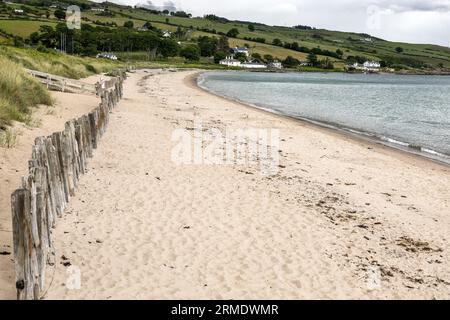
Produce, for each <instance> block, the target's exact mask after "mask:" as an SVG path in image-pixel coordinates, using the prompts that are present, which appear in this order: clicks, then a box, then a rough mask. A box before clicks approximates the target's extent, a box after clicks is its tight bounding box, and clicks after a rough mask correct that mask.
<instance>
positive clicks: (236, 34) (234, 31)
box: [227, 28, 239, 38]
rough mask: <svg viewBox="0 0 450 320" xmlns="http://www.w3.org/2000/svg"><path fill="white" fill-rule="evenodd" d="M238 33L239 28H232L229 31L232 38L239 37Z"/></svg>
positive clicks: (228, 34)
mask: <svg viewBox="0 0 450 320" xmlns="http://www.w3.org/2000/svg"><path fill="white" fill-rule="evenodd" d="M238 35H239V30H238V29H237V28H233V29H230V31H228V33H227V36H228V37H230V38H237V36H238Z"/></svg>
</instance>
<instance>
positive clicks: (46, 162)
mask: <svg viewBox="0 0 450 320" xmlns="http://www.w3.org/2000/svg"><path fill="white" fill-rule="evenodd" d="M125 78H126V74H125V72H124V71H118V72H117V73H116V76H115V77H114V78H112V79H111V80H109V81H107V82H104V83H103V84H102V85H100V84H98V85H97V88H98V94H99V96H100V97H101V103H100V104H99V106H98V107H97V108H95V109H94V110H93V111H92V112H90V113H89V114H87V115H84V116H82V117H80V118H78V119H73V120H70V121H67V122H66V123H65V128H64V130H63V131H60V132H55V133H53V134H52V135H50V136H48V137H39V138H37V139H36V140H35V144H34V146H33V148H32V158H31V160H30V161H29V173H28V175H27V176H25V177H23V179H22V186H21V187H20V189H17V190H16V191H14V192H13V194H12V196H11V209H12V221H13V240H14V261H15V274H16V288H17V299H19V300H33V299H34V300H37V299H40V298H41V296H42V294H43V289H44V287H45V283H46V269H47V265H48V264H49V263H51V260H52V259H51V257H52V253H53V240H52V228H54V227H55V225H56V221H57V218H58V217H61V216H62V215H63V214H64V209H65V207H66V205H67V203H68V202H69V201H70V198H71V197H73V196H74V195H75V190H76V187H77V183H78V181H79V179H80V178H81V176H82V175H83V174H84V173H85V172H86V168H87V161H88V159H89V158H91V157H92V156H93V150H94V149H96V148H97V146H98V143H99V140H100V138H101V137H102V135H103V134H104V132H105V130H106V128H107V126H108V122H109V113H110V112H111V111H112V109H113V108H114V107H115V106H116V105H117V103H118V102H119V100H120V99H121V98H122V94H123V81H124V80H125Z"/></svg>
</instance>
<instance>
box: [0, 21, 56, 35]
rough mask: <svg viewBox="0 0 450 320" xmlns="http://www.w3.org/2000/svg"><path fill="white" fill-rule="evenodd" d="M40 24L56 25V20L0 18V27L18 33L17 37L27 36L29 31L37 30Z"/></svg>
mask: <svg viewBox="0 0 450 320" xmlns="http://www.w3.org/2000/svg"><path fill="white" fill-rule="evenodd" d="M42 25H47V26H52V27H54V26H55V25H56V22H50V21H32V20H31V21H27V20H0V29H2V30H3V31H5V32H7V33H10V34H14V35H18V36H19V37H22V38H26V37H29V36H30V34H31V33H33V32H36V31H38V30H39V27H40V26H42Z"/></svg>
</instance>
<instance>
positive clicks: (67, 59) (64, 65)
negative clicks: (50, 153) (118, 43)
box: [0, 45, 123, 129]
mask: <svg viewBox="0 0 450 320" xmlns="http://www.w3.org/2000/svg"><path fill="white" fill-rule="evenodd" d="M122 66H123V65H122V64H121V63H118V62H113V61H109V60H103V59H94V58H81V57H74V56H69V55H63V54H59V53H52V52H49V53H44V52H39V51H36V50H33V49H18V48H13V47H6V46H2V45H0V129H5V128H6V126H7V125H10V124H11V122H12V121H20V122H25V123H27V122H29V121H30V119H31V111H32V108H33V107H36V106H38V105H40V104H45V105H50V104H51V103H52V101H51V98H50V95H49V93H48V92H47V90H46V88H45V87H44V86H42V85H41V84H40V83H38V82H37V81H36V80H34V79H33V78H31V77H30V76H29V75H28V74H27V73H26V71H25V69H24V68H27V69H33V70H38V71H42V72H47V73H51V74H55V75H59V76H63V77H67V78H72V79H80V78H83V77H87V76H90V75H93V74H95V73H100V72H108V71H110V70H112V69H115V68H118V67H122Z"/></svg>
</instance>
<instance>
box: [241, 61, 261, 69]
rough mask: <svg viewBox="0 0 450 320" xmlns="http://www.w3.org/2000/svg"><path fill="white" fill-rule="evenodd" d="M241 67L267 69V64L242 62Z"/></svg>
mask: <svg viewBox="0 0 450 320" xmlns="http://www.w3.org/2000/svg"><path fill="white" fill-rule="evenodd" d="M241 67H242V68H245V69H267V66H266V65H265V64H264V63H261V62H244V63H242V64H241Z"/></svg>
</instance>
